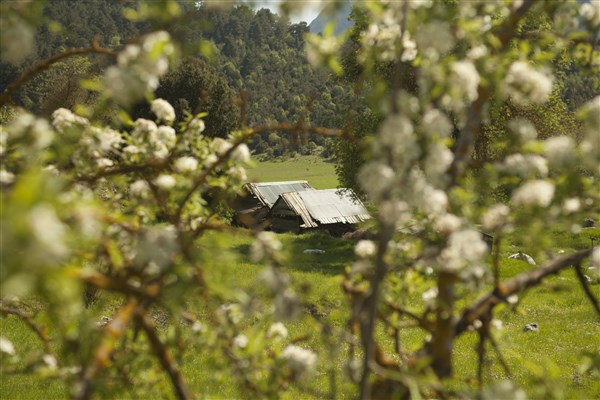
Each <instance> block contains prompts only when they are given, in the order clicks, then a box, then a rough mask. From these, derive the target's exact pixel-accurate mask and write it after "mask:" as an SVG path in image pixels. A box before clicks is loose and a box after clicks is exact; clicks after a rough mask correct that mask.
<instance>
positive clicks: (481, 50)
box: [467, 44, 488, 60]
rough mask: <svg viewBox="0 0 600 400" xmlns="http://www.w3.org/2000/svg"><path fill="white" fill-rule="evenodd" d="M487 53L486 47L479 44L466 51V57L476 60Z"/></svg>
mask: <svg viewBox="0 0 600 400" xmlns="http://www.w3.org/2000/svg"><path fill="white" fill-rule="evenodd" d="M487 54H488V48H487V46H485V45H482V44H480V45H479V46H475V47H472V48H470V49H469V51H467V57H468V58H469V59H471V60H478V59H480V58H481V57H485V56H486V55H487Z"/></svg>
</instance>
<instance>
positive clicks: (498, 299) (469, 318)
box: [454, 249, 592, 336]
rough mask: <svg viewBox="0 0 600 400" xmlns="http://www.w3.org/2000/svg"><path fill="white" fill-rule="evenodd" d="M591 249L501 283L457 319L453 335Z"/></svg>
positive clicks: (464, 329)
mask: <svg viewBox="0 0 600 400" xmlns="http://www.w3.org/2000/svg"><path fill="white" fill-rule="evenodd" d="M591 251H592V250H591V249H586V250H580V251H578V252H576V253H573V254H570V255H568V256H565V257H561V258H557V259H555V260H552V261H550V262H549V263H548V264H546V265H544V266H542V267H540V268H537V269H534V270H533V271H530V272H526V273H523V274H521V275H518V276H516V277H515V278H513V279H510V280H508V281H505V282H502V283H500V284H499V285H498V287H497V288H495V289H494V290H493V291H492V292H491V293H488V294H487V295H485V296H483V297H482V298H480V299H479V300H477V301H476V302H475V303H473V305H472V306H471V307H469V308H467V309H466V310H465V311H464V312H463V313H462V315H461V316H460V317H459V318H458V320H457V321H456V324H455V328H454V335H455V336H458V335H460V334H461V333H463V332H464V331H466V330H467V328H468V327H469V325H471V324H472V323H473V322H474V321H475V320H477V319H480V318H483V317H484V316H485V315H490V314H489V313H490V312H491V310H492V309H493V308H494V307H496V306H497V305H498V304H500V303H502V302H504V301H505V299H506V298H507V297H509V296H512V295H516V294H519V293H521V292H523V291H524V290H525V289H528V288H530V287H532V286H536V285H537V284H539V283H540V282H541V281H542V280H543V279H544V278H546V277H548V276H550V275H554V274H557V273H559V272H560V271H562V270H563V269H565V268H567V267H569V266H571V265H577V264H579V263H580V262H581V261H582V260H584V259H585V258H586V257H588V256H589V255H590V253H591Z"/></svg>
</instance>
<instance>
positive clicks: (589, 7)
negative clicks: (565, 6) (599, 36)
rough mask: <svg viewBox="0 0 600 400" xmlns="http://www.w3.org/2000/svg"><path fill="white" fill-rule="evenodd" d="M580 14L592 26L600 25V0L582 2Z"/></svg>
mask: <svg viewBox="0 0 600 400" xmlns="http://www.w3.org/2000/svg"><path fill="white" fill-rule="evenodd" d="M579 15H581V16H582V17H583V18H584V19H585V20H586V21H588V22H589V23H590V24H591V25H592V26H594V27H598V25H600V2H598V1H591V2H589V3H583V4H580V6H579Z"/></svg>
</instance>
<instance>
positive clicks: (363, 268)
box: [350, 259, 373, 276]
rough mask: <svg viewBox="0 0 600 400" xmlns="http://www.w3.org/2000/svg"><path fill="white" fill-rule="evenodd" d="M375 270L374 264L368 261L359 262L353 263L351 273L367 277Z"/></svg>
mask: <svg viewBox="0 0 600 400" xmlns="http://www.w3.org/2000/svg"><path fill="white" fill-rule="evenodd" d="M372 269H373V264H371V262H370V261H369V260H367V259H362V260H357V261H354V262H353V263H352V267H351V268H350V273H351V274H353V275H356V274H361V275H363V276H364V275H366V274H367V273H368V272H369V271H370V270H372Z"/></svg>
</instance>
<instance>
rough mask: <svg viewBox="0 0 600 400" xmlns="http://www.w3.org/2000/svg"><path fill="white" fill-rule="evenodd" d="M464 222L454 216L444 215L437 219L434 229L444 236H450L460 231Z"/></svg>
mask: <svg viewBox="0 0 600 400" xmlns="http://www.w3.org/2000/svg"><path fill="white" fill-rule="evenodd" d="M461 225H462V221H461V219H460V218H459V217H457V216H456V215H454V214H442V215H438V216H437V217H436V218H435V222H434V227H435V229H436V230H437V231H439V232H440V233H442V234H444V235H449V234H451V233H452V232H455V231H457V230H459V229H460V227H461Z"/></svg>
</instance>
